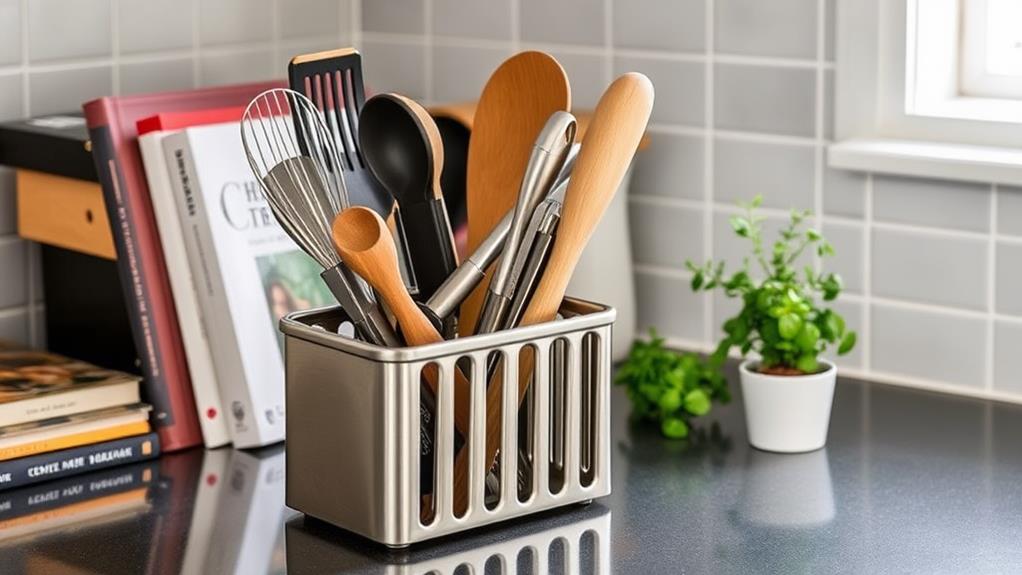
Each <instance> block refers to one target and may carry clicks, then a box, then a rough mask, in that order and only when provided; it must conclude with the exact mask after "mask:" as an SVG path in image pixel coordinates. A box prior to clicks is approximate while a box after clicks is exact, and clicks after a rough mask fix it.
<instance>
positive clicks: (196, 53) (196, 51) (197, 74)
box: [191, 0, 202, 88]
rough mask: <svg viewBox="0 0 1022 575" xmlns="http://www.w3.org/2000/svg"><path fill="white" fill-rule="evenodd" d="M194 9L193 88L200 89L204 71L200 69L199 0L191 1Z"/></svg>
mask: <svg viewBox="0 0 1022 575" xmlns="http://www.w3.org/2000/svg"><path fill="white" fill-rule="evenodd" d="M191 9H192V87H193V88H198V87H199V85H200V83H201V82H200V79H201V77H202V70H201V68H200V67H199V60H200V56H201V54H200V52H201V44H202V35H201V34H200V33H199V27H200V26H201V24H202V23H201V21H200V19H199V18H200V16H199V10H200V9H199V0H191Z"/></svg>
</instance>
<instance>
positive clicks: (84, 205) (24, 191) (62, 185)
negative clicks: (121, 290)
mask: <svg viewBox="0 0 1022 575" xmlns="http://www.w3.org/2000/svg"><path fill="white" fill-rule="evenodd" d="M17 186H18V234H19V235H20V236H21V237H23V238H26V239H30V240H34V241H37V242H42V243H44V244H49V245H54V246H58V247H62V248H67V249H69V250H74V251H78V252H82V253H86V254H90V255H94V256H99V257H101V258H106V259H110V260H113V259H117V256H116V253H115V252H114V239H113V235H112V234H111V233H110V220H109V219H107V213H106V206H105V205H104V203H103V190H102V189H101V188H100V187H99V184H97V183H95V182H86V181H84V180H75V179H72V178H65V177H62V176H54V175H51V174H44V173H41V172H33V171H31V170H18V171H17Z"/></svg>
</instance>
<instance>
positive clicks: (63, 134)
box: [0, 111, 99, 182]
mask: <svg viewBox="0 0 1022 575" xmlns="http://www.w3.org/2000/svg"><path fill="white" fill-rule="evenodd" d="M88 142H89V130H88V129H87V128H86V126H85V118H84V116H83V115H82V113H81V112H80V111H78V112H69V113H67V114H54V115H49V116H40V117H38V118H29V119H27V120H18V121H15V122H4V123H0V164H3V165H6V166H11V167H15V168H25V169H28V170H35V171H37V172H45V173H47V174H56V175H58V176H65V177H68V178H76V179H79V180H87V181H90V182H98V181H99V178H98V177H97V176H96V165H95V163H94V162H93V161H92V153H91V152H90V151H89V144H88Z"/></svg>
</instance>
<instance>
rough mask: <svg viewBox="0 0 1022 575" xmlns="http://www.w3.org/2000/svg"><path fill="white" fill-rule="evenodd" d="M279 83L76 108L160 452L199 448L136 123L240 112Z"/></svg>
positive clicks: (124, 98) (119, 98) (104, 101)
mask: <svg viewBox="0 0 1022 575" xmlns="http://www.w3.org/2000/svg"><path fill="white" fill-rule="evenodd" d="M279 86H280V83H279V82H264V83H259V84H245V85H238V86H223V87H217V88H206V89H202V90H184V91H180V92H163V93H158V94H139V95H132V96H111V97H104V98H100V99H98V100H92V101H91V102H86V103H85V104H84V105H83V106H82V110H83V111H84V113H85V120H86V123H87V125H88V128H89V138H90V142H91V149H92V159H93V161H94V163H95V167H96V175H97V177H98V178H99V182H100V185H101V186H102V188H103V196H104V200H105V203H106V209H107V214H108V215H109V217H110V226H111V229H112V231H113V235H114V247H115V248H116V250H117V265H118V267H119V268H120V270H119V271H120V280H121V289H122V290H123V291H124V297H125V300H126V302H127V307H128V317H129V319H130V320H131V330H132V335H133V336H134V338H135V348H136V350H137V352H138V356H139V362H140V365H141V370H142V373H143V375H145V380H144V382H145V395H146V401H147V402H149V403H150V404H152V405H153V425H154V426H155V427H156V430H157V432H159V434H160V442H161V445H162V446H163V449H164V450H165V451H174V450H177V449H184V448H186V447H191V446H193V445H198V444H200V443H202V430H201V429H200V427H199V421H198V417H197V416H196V412H195V399H194V397H193V394H192V386H191V381H190V380H189V377H188V365H187V362H186V360H185V352H184V346H183V344H182V341H181V331H180V330H179V329H178V324H177V316H176V314H175V311H174V301H173V297H172V294H171V288H170V280H169V278H168V276H167V268H166V264H165V262H164V259H163V250H162V248H161V246H160V239H159V234H158V233H157V230H156V221H155V217H154V215H153V207H152V203H151V202H150V198H149V190H148V186H147V185H146V181H145V174H144V171H143V169H142V161H141V158H140V155H139V151H138V145H137V143H136V140H137V138H138V131H137V127H136V125H135V122H137V121H138V120H140V119H142V118H146V117H148V116H152V115H153V114H157V113H161V112H176V111H185V110H195V109H201V108H212V107H223V106H244V105H246V104H247V103H248V102H249V101H250V100H251V99H252V98H253V97H254V96H255V95H257V94H259V93H260V92H262V91H263V90H266V89H269V88H273V87H279Z"/></svg>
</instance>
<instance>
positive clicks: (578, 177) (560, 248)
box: [454, 73, 653, 501]
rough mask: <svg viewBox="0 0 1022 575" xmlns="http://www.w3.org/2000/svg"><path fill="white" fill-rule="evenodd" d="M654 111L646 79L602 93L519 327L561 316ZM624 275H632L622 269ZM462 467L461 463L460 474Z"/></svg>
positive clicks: (495, 426)
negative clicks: (577, 269)
mask: <svg viewBox="0 0 1022 575" xmlns="http://www.w3.org/2000/svg"><path fill="white" fill-rule="evenodd" d="M652 109H653V84H652V83H651V82H650V81H649V78H647V77H646V76H643V75H642V74H638V73H628V74H625V75H623V76H621V77H619V78H618V79H617V80H614V82H613V83H612V84H611V85H610V86H609V87H608V88H607V91H606V92H604V93H603V96H602V97H601V98H600V102H599V103H598V104H597V105H596V110H595V112H594V113H593V119H592V123H591V124H590V125H589V129H588V131H587V133H586V139H585V143H584V144H583V145H582V149H581V150H580V151H579V154H578V159H577V160H576V161H575V168H574V170H573V171H572V174H571V180H570V182H569V184H568V189H567V191H566V192H565V198H564V207H563V208H562V211H561V222H560V224H559V225H558V226H557V235H556V237H555V239H554V246H553V248H552V249H551V251H550V257H549V259H548V260H547V264H546V268H545V270H544V272H543V276H542V277H541V278H540V280H539V283H538V284H537V286H536V290H535V292H534V293H533V295H532V299H531V300H530V301H529V305H528V306H527V307H526V309H525V313H524V315H523V317H522V321H521V323H520V325H531V324H536V323H542V322H546V321H552V320H554V319H555V318H556V317H557V310H558V308H560V305H561V300H562V299H564V292H565V290H566V289H567V287H568V281H569V280H571V274H572V272H573V271H574V270H575V266H576V265H577V264H578V259H579V257H580V256H581V255H582V250H583V249H584V248H585V247H586V243H588V241H589V238H590V236H592V234H593V231H594V230H595V229H596V226H597V224H598V223H599V222H600V219H601V218H602V217H603V213H604V212H605V211H606V210H607V207H608V206H609V205H610V202H611V200H612V199H613V198H614V192H616V191H617V189H618V186H620V184H621V180H622V179H623V178H624V175H625V172H626V171H627V170H628V165H629V164H630V163H631V161H632V155H634V153H635V151H636V150H637V149H638V146H639V142H640V141H641V140H642V135H643V132H644V131H645V129H646V123H647V122H648V121H649V114H650V112H651V111H652ZM473 137H474V136H473ZM622 273H629V272H628V270H622ZM531 349H532V348H530V347H528V346H526V347H524V348H522V351H521V353H522V354H525V355H524V356H523V359H522V362H523V363H522V366H521V367H519V381H518V403H519V404H521V402H522V399H523V398H524V396H525V392H526V390H527V389H528V386H529V382H530V380H531V378H530V376H531V374H532V373H533V365H534V363H533V362H534V360H535V358H534V357H533V355H532V354H531ZM500 373H501V372H498V374H497V376H496V377H494V380H493V381H491V382H490V383H489V385H488V386H487V389H486V425H487V429H486V459H485V461H487V462H490V463H492V462H493V460H494V458H495V457H496V454H497V450H498V448H499V447H500V415H501V401H500V397H501V388H502V387H503V380H502V378H501V376H500ZM462 451H465V450H462ZM458 456H459V458H460V457H465V456H466V455H465V454H464V453H459V454H458ZM512 457H513V456H512ZM457 464H458V461H457V460H456V461H455V468H456V469H457ZM454 480H455V483H454V493H455V496H456V497H457V494H459V493H461V492H462V491H463V488H461V487H460V485H459V483H458V481H459V477H458V475H457V474H455V476H454ZM456 501H457V499H456Z"/></svg>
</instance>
